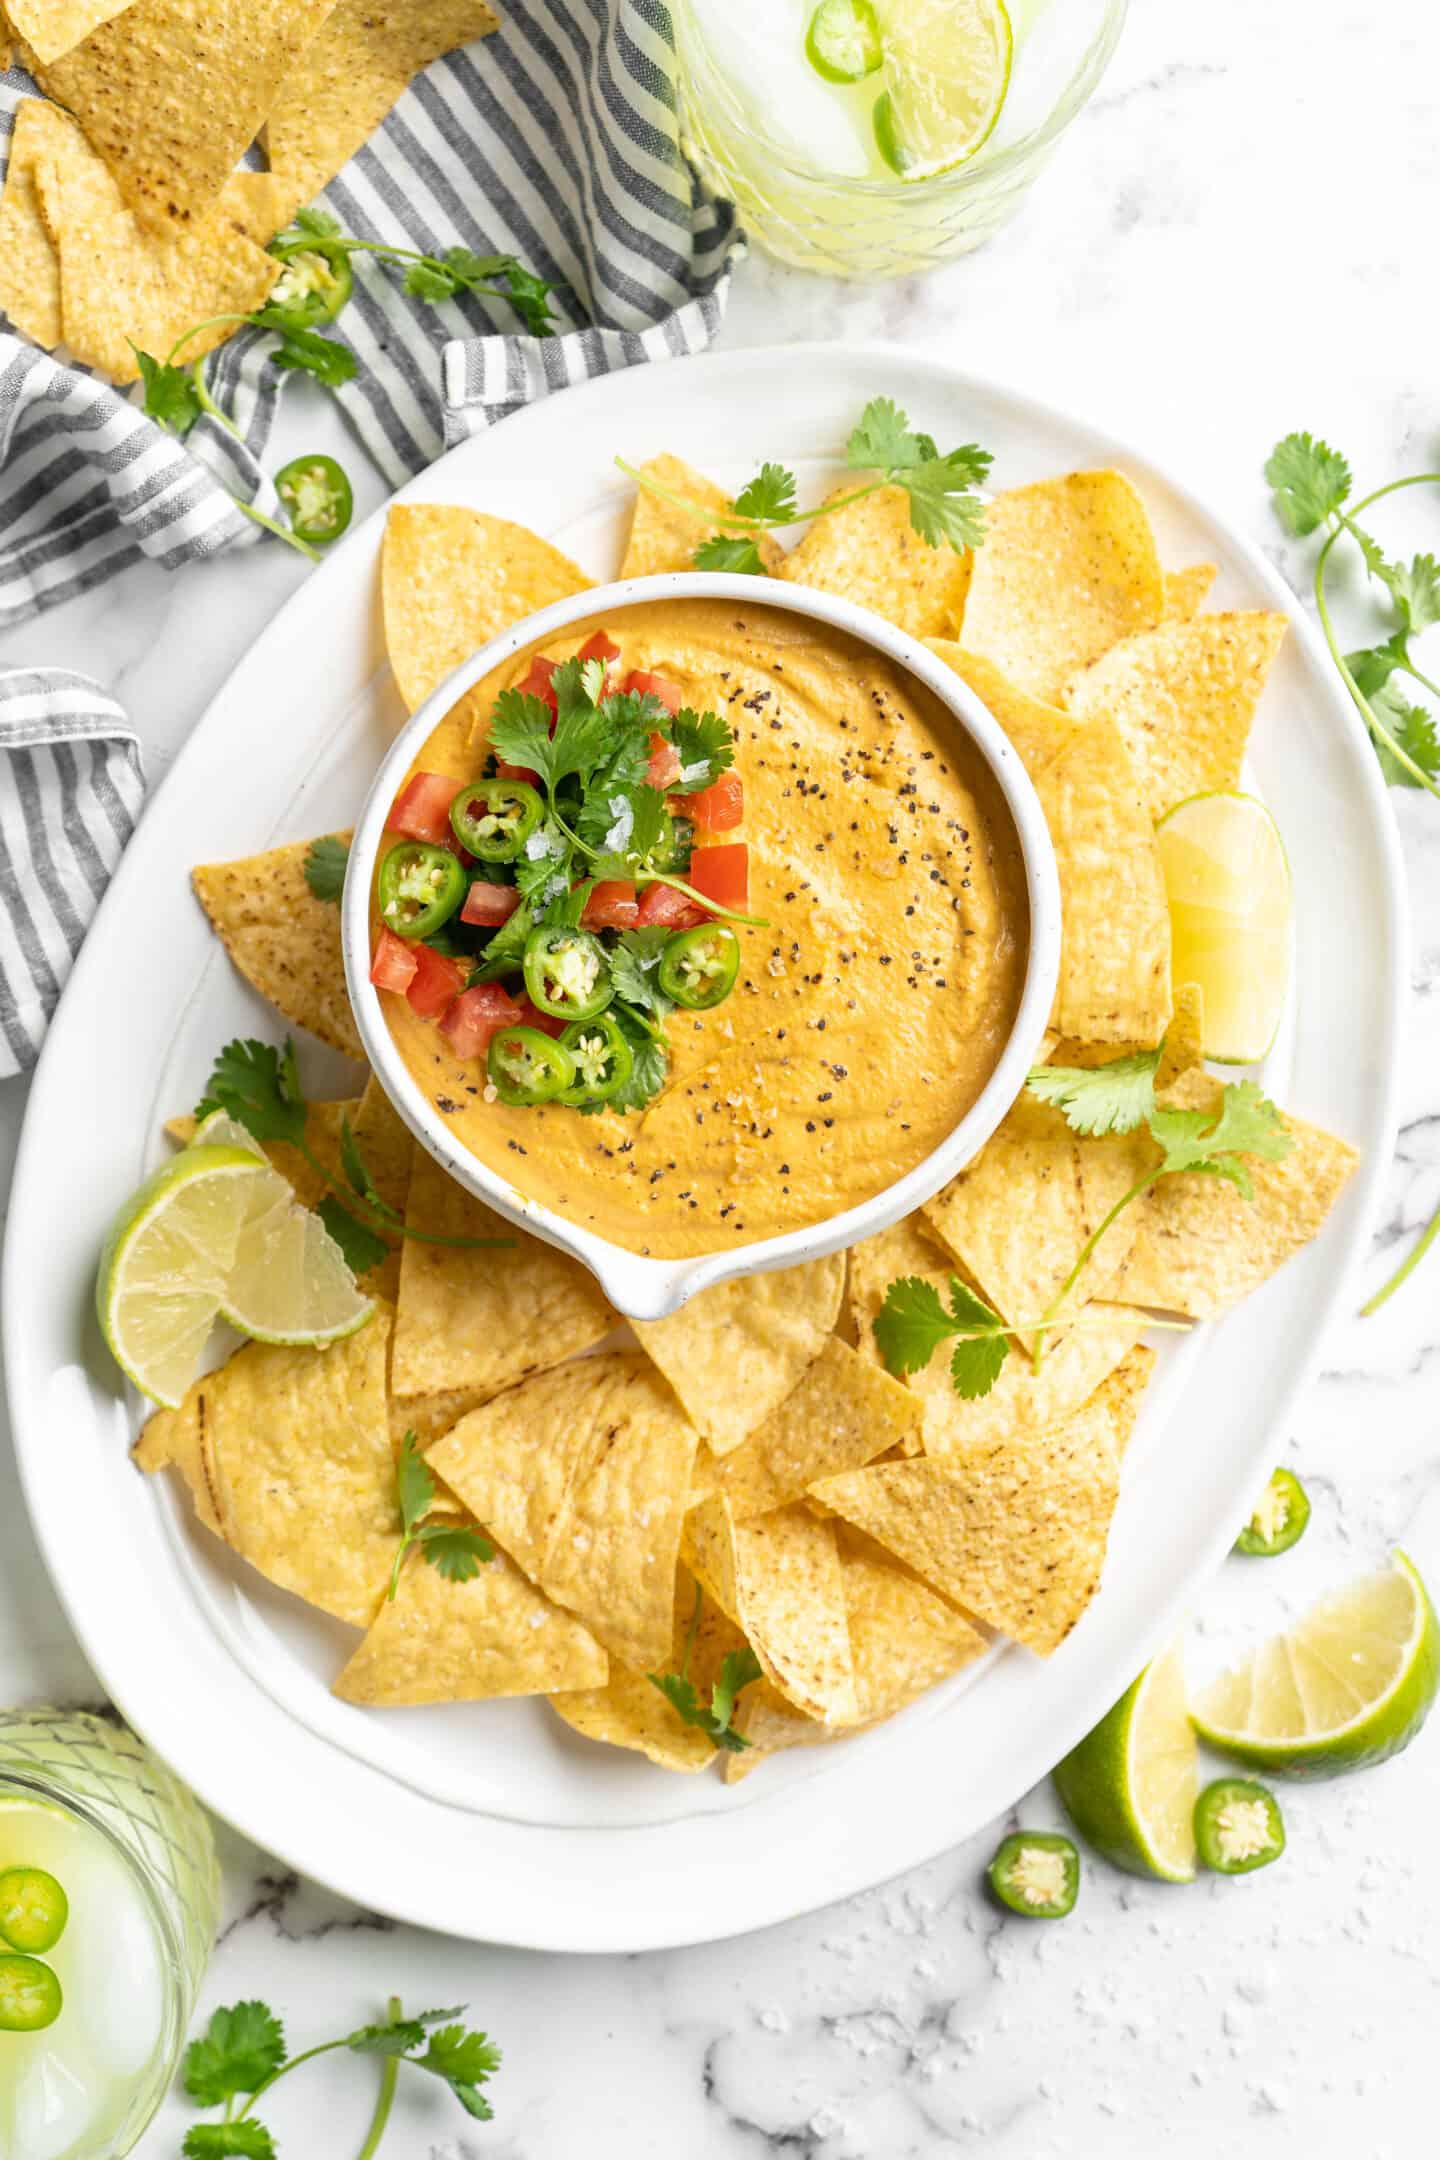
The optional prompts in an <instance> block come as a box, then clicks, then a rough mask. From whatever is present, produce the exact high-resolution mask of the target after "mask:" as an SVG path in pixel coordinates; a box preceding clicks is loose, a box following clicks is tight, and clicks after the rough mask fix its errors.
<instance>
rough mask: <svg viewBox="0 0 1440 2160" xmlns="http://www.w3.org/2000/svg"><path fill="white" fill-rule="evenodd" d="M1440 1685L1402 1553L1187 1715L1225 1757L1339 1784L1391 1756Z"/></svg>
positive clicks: (1418, 1588) (1438, 1639) (1422, 1596)
mask: <svg viewBox="0 0 1440 2160" xmlns="http://www.w3.org/2000/svg"><path fill="white" fill-rule="evenodd" d="M1437 1688H1440V1623H1437V1621H1436V1618H1435V1608H1434V1606H1433V1605H1432V1604H1431V1603H1430V1599H1429V1597H1428V1596H1427V1594H1426V1590H1425V1585H1424V1583H1423V1582H1422V1581H1421V1580H1420V1577H1419V1575H1418V1574H1417V1573H1416V1571H1415V1568H1414V1565H1413V1564H1412V1562H1411V1561H1410V1560H1408V1559H1407V1558H1406V1556H1405V1554H1404V1553H1403V1552H1397V1553H1396V1554H1395V1557H1394V1560H1393V1561H1392V1563H1391V1565H1390V1566H1389V1567H1388V1568H1386V1569H1385V1570H1384V1571H1383V1572H1382V1573H1381V1574H1378V1575H1366V1576H1362V1578H1361V1579H1360V1581H1359V1582H1353V1583H1348V1584H1347V1585H1346V1587H1345V1588H1344V1589H1343V1590H1336V1591H1333V1592H1332V1593H1331V1595H1330V1596H1329V1597H1326V1598H1322V1599H1321V1600H1320V1603H1319V1604H1318V1605H1316V1606H1314V1607H1312V1609H1311V1610H1310V1611H1309V1612H1308V1613H1306V1615H1305V1616H1304V1618H1303V1619H1302V1620H1300V1621H1298V1622H1297V1623H1296V1625H1295V1626H1294V1627H1293V1628H1291V1629H1290V1631H1289V1632H1288V1634H1284V1635H1276V1636H1273V1637H1272V1638H1271V1640H1270V1641H1269V1642H1266V1643H1262V1644H1261V1646H1260V1648H1259V1649H1258V1650H1257V1651H1256V1652H1255V1653H1254V1655H1253V1656H1251V1657H1249V1658H1247V1659H1246V1660H1245V1662H1244V1664H1243V1665H1237V1666H1235V1667H1234V1668H1233V1669H1232V1670H1231V1671H1230V1672H1227V1673H1222V1674H1221V1676H1220V1678H1219V1679H1218V1680H1214V1681H1212V1682H1211V1684H1210V1686H1209V1687H1207V1688H1205V1689H1204V1690H1203V1691H1202V1693H1201V1694H1200V1696H1199V1697H1198V1698H1197V1700H1196V1701H1195V1703H1194V1704H1193V1705H1192V1707H1191V1713H1190V1714H1191V1716H1192V1718H1193V1719H1194V1721H1195V1726H1196V1729H1197V1730H1198V1731H1199V1733H1200V1735H1201V1737H1202V1738H1203V1739H1205V1740H1208V1741H1209V1743H1210V1745H1211V1746H1212V1747H1216V1748H1219V1749H1220V1750H1221V1752H1222V1753H1223V1754H1226V1755H1234V1756H1236V1757H1237V1758H1238V1759H1239V1760H1240V1761H1241V1762H1246V1763H1253V1764H1255V1765H1256V1767H1257V1768H1259V1769H1262V1770H1279V1771H1283V1772H1284V1773H1285V1774H1286V1775H1288V1776H1290V1777H1308V1778H1322V1777H1336V1776H1338V1775H1339V1773H1340V1772H1341V1771H1342V1770H1359V1769H1364V1768H1367V1767H1368V1766H1369V1765H1371V1764H1372V1763H1380V1762H1384V1761H1385V1760H1386V1758H1387V1756H1390V1755H1398V1754H1399V1753H1400V1750H1401V1749H1402V1748H1407V1747H1408V1746H1409V1745H1410V1742H1411V1741H1412V1740H1413V1739H1414V1738H1415V1735H1416V1733H1418V1732H1419V1730H1420V1728H1421V1726H1422V1725H1423V1724H1424V1722H1425V1720H1426V1718H1427V1717H1428V1716H1429V1714H1430V1706H1431V1704H1432V1703H1433V1702H1434V1700H1435V1695H1436V1690H1437Z"/></svg>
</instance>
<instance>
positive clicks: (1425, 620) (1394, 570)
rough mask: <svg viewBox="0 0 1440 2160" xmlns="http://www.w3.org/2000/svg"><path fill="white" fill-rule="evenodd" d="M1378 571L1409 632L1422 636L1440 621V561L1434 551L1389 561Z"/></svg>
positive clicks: (1408, 633)
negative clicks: (1394, 561) (1395, 561)
mask: <svg viewBox="0 0 1440 2160" xmlns="http://www.w3.org/2000/svg"><path fill="white" fill-rule="evenodd" d="M1378 575H1379V577H1380V580H1381V582H1382V583H1383V585H1384V586H1385V589H1386V591H1387V592H1388V593H1389V595H1390V597H1391V599H1392V600H1393V601H1394V603H1395V612H1396V613H1397V615H1398V616H1399V617H1400V623H1401V627H1402V629H1403V630H1404V631H1405V632H1406V633H1407V635H1414V636H1418V635H1419V633H1420V632H1421V631H1422V630H1429V629H1432V628H1433V627H1434V625H1435V624H1436V623H1437V622H1440V562H1437V561H1436V560H1435V557H1434V556H1433V555H1413V556H1412V557H1411V559H1410V561H1409V562H1408V563H1386V564H1385V565H1384V567H1383V568H1382V569H1381V570H1380V571H1379V573H1378Z"/></svg>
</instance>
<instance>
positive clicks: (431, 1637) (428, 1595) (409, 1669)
mask: <svg viewBox="0 0 1440 2160" xmlns="http://www.w3.org/2000/svg"><path fill="white" fill-rule="evenodd" d="M609 1668H610V1660H609V1659H608V1658H607V1657H606V1655H605V1652H604V1651H603V1650H602V1649H601V1647H600V1645H599V1643H597V1642H596V1640H595V1638H594V1636H593V1635H591V1634H590V1633H589V1632H588V1630H587V1629H585V1628H583V1627H582V1626H581V1625H580V1622H579V1621H578V1620H576V1619H574V1618H572V1616H571V1615H570V1614H569V1613H567V1612H562V1611H561V1610H560V1608H559V1606H558V1605H552V1604H551V1602H550V1600H549V1598H547V1597H546V1596H544V1594H543V1593H542V1592H541V1591H539V1590H537V1589H536V1588H535V1585H534V1584H533V1583H531V1582H527V1581H526V1579H525V1577H524V1576H523V1575H522V1574H521V1572H520V1570H519V1568H517V1567H516V1566H515V1565H514V1563H513V1561H510V1560H507V1559H506V1558H505V1555H504V1554H503V1553H500V1552H497V1553H496V1555H495V1557H494V1559H493V1560H488V1561H484V1562H482V1563H481V1566H480V1571H479V1573H478V1574H477V1575H475V1576H473V1577H472V1578H471V1580H470V1581H469V1582H464V1583H455V1582H447V1581H446V1580H445V1577H444V1576H443V1575H442V1574H441V1573H440V1571H439V1569H438V1568H433V1567H431V1566H430V1565H429V1564H428V1562H427V1561H425V1560H423V1559H422V1558H421V1556H420V1555H419V1553H415V1554H414V1555H413V1556H412V1557H411V1558H410V1559H409V1560H407V1561H406V1563H405V1566H404V1569H403V1570H402V1572H401V1576H400V1583H399V1587H398V1589H397V1590H396V1593H395V1598H394V1602H393V1603H389V1602H387V1603H385V1604H382V1605H381V1607H380V1611H379V1613H378V1614H377V1616H376V1618H375V1619H374V1621H373V1622H372V1623H371V1627H370V1632H369V1634H368V1635H367V1636H366V1637H365V1640H364V1641H363V1642H362V1643H361V1645H360V1647H359V1649H358V1650H357V1651H356V1652H355V1654H354V1656H353V1657H352V1658H351V1660H350V1662H349V1664H348V1665H347V1666H346V1667H345V1670H344V1671H343V1672H342V1673H341V1675H340V1677H339V1679H338V1680H337V1681H336V1682H335V1686H334V1693H335V1694H337V1695H339V1696H341V1697H342V1698H343V1700H344V1701H346V1702H353V1703H365V1704H369V1705H373V1706H377V1707H378V1706H381V1705H389V1704H401V1703H441V1702H485V1701H488V1700H491V1699H493V1698H494V1697H496V1696H501V1695H548V1694H550V1693H552V1692H553V1691H554V1689H556V1688H565V1687H599V1686H601V1685H602V1684H603V1682H604V1679H605V1676H606V1674H607V1672H608V1671H609Z"/></svg>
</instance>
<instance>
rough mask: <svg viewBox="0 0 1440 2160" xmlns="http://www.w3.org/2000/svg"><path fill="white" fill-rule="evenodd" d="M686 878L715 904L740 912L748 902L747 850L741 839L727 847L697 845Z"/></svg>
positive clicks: (748, 868) (748, 866) (748, 855)
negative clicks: (698, 846)
mask: <svg viewBox="0 0 1440 2160" xmlns="http://www.w3.org/2000/svg"><path fill="white" fill-rule="evenodd" d="M688 882H689V883H690V884H691V885H693V886H694V888H695V890H696V892H700V893H704V895H705V897H706V899H707V900H713V901H714V902H715V905H716V906H717V907H722V908H731V909H734V910H735V911H736V912H737V913H739V914H741V915H743V914H744V912H745V910H746V908H747V907H748V906H749V905H750V850H749V848H748V847H746V845H745V843H744V841H743V840H740V841H736V842H734V843H733V844H732V845H731V846H729V847H706V848H696V850H695V852H694V854H693V855H692V856H691V857H690V875H689V879H688Z"/></svg>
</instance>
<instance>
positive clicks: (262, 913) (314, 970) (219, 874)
mask: <svg viewBox="0 0 1440 2160" xmlns="http://www.w3.org/2000/svg"><path fill="white" fill-rule="evenodd" d="M136 5H137V6H138V5H139V0H136ZM346 837H347V838H348V835H347V836H346ZM309 846H310V843H309V842H308V841H306V840H299V841H296V842H295V843H294V844H293V845H292V846H290V847H279V848H271V849H270V851H269V852H268V853H267V854H264V855H247V856H244V857H242V858H241V859H240V860H239V861H237V862H227V863H201V864H199V865H198V866H197V867H196V868H195V869H194V870H192V871H191V873H190V878H191V883H192V884H193V885H194V887H195V894H196V898H197V899H198V900H199V902H200V905H201V906H202V907H203V908H204V910H205V912H206V914H207V915H208V916H209V918H210V920H211V922H212V923H213V924H214V926H215V931H216V935H217V936H218V937H219V939H220V942H221V944H222V945H223V946H224V947H225V950H226V952H227V953H228V954H229V955H230V958H231V959H232V960H233V961H234V963H235V965H236V967H237V968H239V970H240V973H241V974H242V975H243V976H244V977H245V979H246V981H247V982H248V983H251V984H252V985H253V986H254V988H255V989H257V990H258V991H259V993H260V995H261V997H263V998H268V999H269V1001H270V1003H271V1004H272V1005H273V1006H274V1007H275V1008H276V1010H277V1011H278V1012H279V1013H281V1014H283V1016H284V1017H285V1019H287V1020H288V1021H289V1022H290V1023H291V1025H292V1026H293V1027H302V1028H308V1029H309V1031H310V1033H311V1034H312V1035H318V1036H319V1038H320V1040H321V1042H325V1043H329V1045H330V1047H331V1049H332V1050H343V1051H344V1053H345V1055H346V1056H347V1057H353V1058H363V1057H364V1054H365V1053H364V1051H363V1050H362V1049H361V1047H360V1037H359V1035H358V1033H357V1032H356V1028H355V1017H354V1014H353V1013H352V1012H351V1010H350V999H349V995H348V993H347V991H346V988H345V963H344V961H343V959H342V958H341V954H340V910H339V908H338V907H336V906H335V905H334V903H333V902H332V901H329V900H317V899H316V898H315V895H314V894H313V893H312V892H311V890H310V888H309V886H308V885H307V884H306V882H305V857H306V854H307V852H308V850H309Z"/></svg>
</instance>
